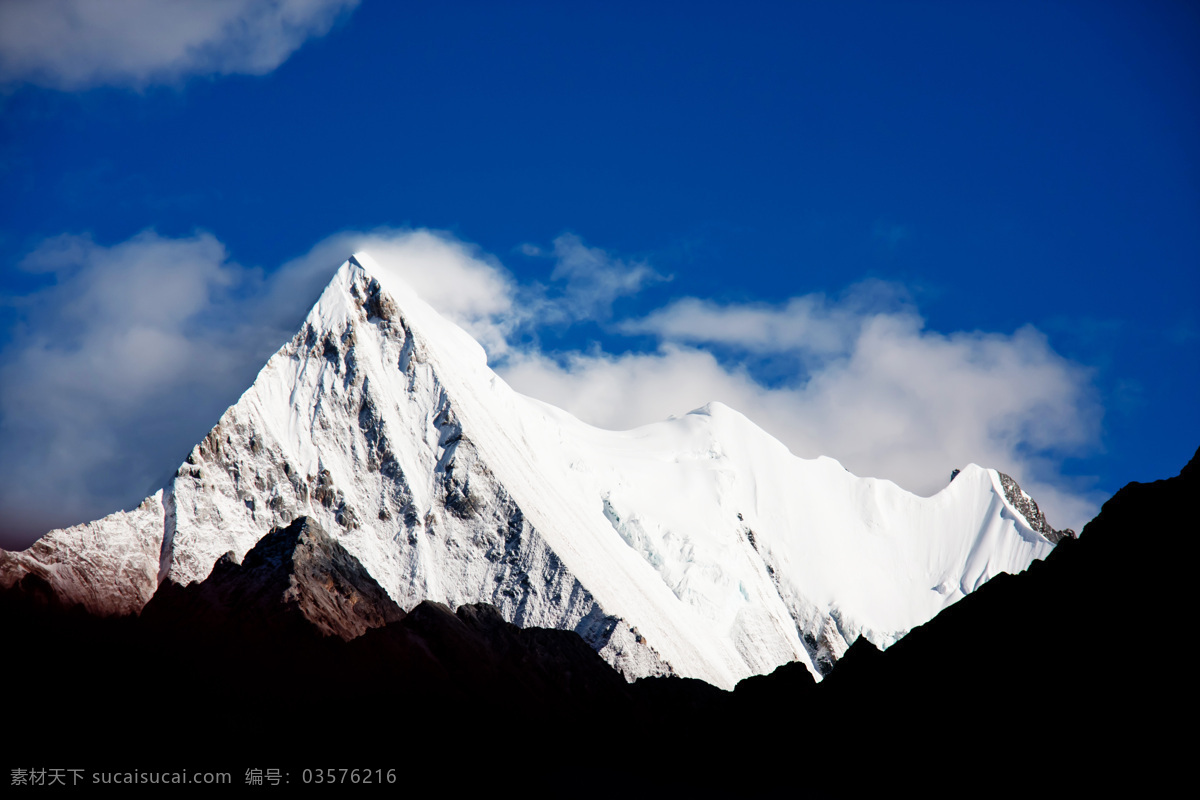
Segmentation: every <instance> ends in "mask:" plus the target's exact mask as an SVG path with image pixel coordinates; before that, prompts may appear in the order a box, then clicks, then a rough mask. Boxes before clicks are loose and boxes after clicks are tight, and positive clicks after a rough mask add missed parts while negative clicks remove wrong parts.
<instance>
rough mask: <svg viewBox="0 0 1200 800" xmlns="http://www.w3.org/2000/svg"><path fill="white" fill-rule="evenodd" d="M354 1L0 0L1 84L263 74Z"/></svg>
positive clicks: (70, 85)
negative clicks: (106, 0) (1, 1)
mask: <svg viewBox="0 0 1200 800" xmlns="http://www.w3.org/2000/svg"><path fill="white" fill-rule="evenodd" d="M357 4H358V0H204V2H191V0H110V1H109V2H97V1H96V0H5V1H4V2H3V3H0V85H2V84H15V83H26V82H27V83H32V84H36V85H38V86H44V87H49V88H53V89H64V90H78V89H86V88H89V87H93V86H99V85H105V84H107V85H117V86H132V87H138V88H141V87H145V86H147V85H149V84H154V83H172V82H175V81H178V80H179V79H180V78H183V77H186V76H189V75H229V74H234V73H241V74H249V75H263V74H266V73H268V72H270V71H271V70H273V69H275V68H276V67H278V66H279V65H280V64H282V63H283V62H284V61H285V60H286V59H287V58H288V56H290V55H291V54H292V53H293V52H295V51H296V50H297V49H298V48H299V47H300V45H302V44H303V43H304V42H305V41H306V40H307V39H309V38H311V37H314V36H323V35H324V34H326V33H327V32H328V31H329V29H330V28H331V27H332V26H333V23H334V22H335V21H336V20H337V18H338V16H339V15H341V14H342V13H344V12H347V11H349V10H350V9H352V8H354V7H355V6H356V5H357Z"/></svg>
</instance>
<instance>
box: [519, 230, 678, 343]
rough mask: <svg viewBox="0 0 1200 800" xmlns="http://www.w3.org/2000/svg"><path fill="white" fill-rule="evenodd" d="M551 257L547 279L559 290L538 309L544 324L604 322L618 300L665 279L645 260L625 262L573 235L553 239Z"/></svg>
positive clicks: (610, 314) (568, 234)
mask: <svg viewBox="0 0 1200 800" xmlns="http://www.w3.org/2000/svg"><path fill="white" fill-rule="evenodd" d="M528 252H529V251H526V253H527V254H528ZM553 256H554V259H555V265H554V271H553V272H551V273H550V280H551V281H558V282H560V285H561V287H562V288H561V290H560V291H559V293H558V294H557V295H556V296H554V297H553V299H551V300H549V301H548V302H546V303H543V304H542V306H541V307H540V308H539V309H538V314H539V316H540V317H541V319H542V321H544V322H562V321H566V322H575V321H579V320H587V319H596V320H606V319H608V318H609V317H611V316H612V306H613V303H614V302H615V301H616V300H617V299H618V298H620V297H626V296H629V295H632V294H636V293H637V292H639V291H641V289H642V288H643V287H645V286H646V285H648V284H650V283H655V282H658V281H663V280H668V278H666V277H665V276H663V275H660V274H659V273H658V272H656V271H655V270H654V269H653V268H652V267H651V266H650V265H649V264H647V263H645V262H644V261H632V262H631V261H625V260H623V259H620V258H616V257H614V256H612V255H611V254H609V253H607V252H605V251H604V250H601V249H600V248H598V247H588V246H587V245H585V244H584V243H583V240H582V239H580V238H579V237H578V236H576V235H575V234H573V233H564V234H563V235H561V236H559V237H558V238H557V239H555V240H554V252H553Z"/></svg>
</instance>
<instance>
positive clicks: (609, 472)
mask: <svg viewBox="0 0 1200 800" xmlns="http://www.w3.org/2000/svg"><path fill="white" fill-rule="evenodd" d="M1014 485H1015V484H1014ZM1017 491H1018V492H1019V490H1017ZM301 518H306V519H307V520H308V522H307V523H305V524H307V525H311V526H314V529H315V528H320V529H323V530H324V531H326V532H327V533H328V538H329V541H330V542H333V543H334V544H336V545H337V546H338V547H340V548H343V549H344V551H345V552H346V553H348V554H349V555H350V556H353V558H354V559H355V560H356V561H357V562H358V563H361V565H362V567H363V568H364V569H365V570H366V572H367V573H369V576H370V577H371V579H372V580H373V581H374V582H376V583H377V584H378V586H379V587H382V590H383V591H384V592H386V594H387V595H388V596H389V597H390V598H391V600H392V601H394V602H395V603H396V604H398V606H399V607H400V608H402V609H409V610H411V609H412V608H414V607H415V606H417V605H418V604H419V603H421V602H422V601H432V602H439V603H443V604H445V605H446V606H448V607H459V606H463V605H468V604H473V603H488V604H490V605H493V606H495V607H496V608H497V609H498V610H499V613H500V614H501V615H502V616H503V617H504V618H505V619H506V620H508V621H509V622H512V623H515V624H517V625H519V626H521V627H532V626H536V627H547V628H560V629H568V630H574V631H576V632H578V633H579V634H580V635H581V636H582V637H583V638H584V640H585V641H586V642H587V643H588V644H589V645H590V646H592V647H593V648H594V649H595V650H597V651H599V652H600V654H601V655H602V656H603V657H604V658H605V659H606V660H608V661H609V663H611V664H613V665H614V666H616V667H617V668H618V669H619V670H621V671H622V672H623V673H624V674H625V675H626V676H627V677H629V678H634V677H638V676H645V675H666V674H679V675H683V676H687V677H696V678H701V679H703V680H706V681H708V682H709V683H712V684H715V685H717V686H722V687H725V688H731V687H732V686H733V685H734V684H735V683H736V682H737V680H739V679H740V678H743V677H746V676H748V675H752V674H759V673H764V672H768V671H770V670H771V669H773V668H774V667H776V666H778V665H779V664H781V663H785V662H788V661H800V662H802V663H804V664H805V665H806V666H807V667H808V668H809V669H810V670H811V671H812V672H813V673H814V675H817V676H820V675H821V674H822V673H824V672H826V671H828V669H829V667H830V665H832V664H833V663H834V662H835V661H836V660H837V659H838V658H840V657H841V655H842V654H843V653H844V652H845V651H846V649H847V648H848V647H849V645H850V644H851V643H852V642H853V641H854V640H855V639H857V638H859V637H860V636H863V637H866V638H867V639H869V640H870V641H871V642H873V643H874V644H876V645H877V646H880V647H886V646H888V645H889V644H891V643H892V642H894V641H896V639H898V638H899V637H901V636H903V635H904V633H905V632H907V631H908V630H909V629H911V628H912V627H914V626H915V625H919V624H921V623H923V622H925V621H926V620H928V619H929V618H930V617H932V616H933V615H934V614H936V613H937V612H938V611H939V610H940V609H942V608H944V607H945V606H946V605H949V604H950V603H953V602H955V601H956V600H957V599H959V598H961V597H962V596H964V595H965V594H967V593H969V592H971V591H973V590H974V589H975V588H978V586H980V585H982V583H984V582H985V581H987V580H988V579H989V578H991V577H992V576H994V575H996V574H999V573H1000V572H1015V571H1020V570H1022V569H1024V568H1025V567H1026V566H1028V564H1029V563H1030V562H1031V561H1032V560H1033V559H1036V558H1042V557H1044V556H1045V555H1046V554H1047V553H1049V552H1050V550H1051V548H1052V547H1053V544H1052V542H1051V540H1049V539H1048V538H1047V536H1046V535H1044V533H1043V531H1042V530H1041V529H1039V528H1035V527H1034V526H1033V525H1032V524H1031V520H1030V519H1029V517H1028V516H1027V515H1025V514H1024V513H1023V512H1021V513H1018V512H1017V511H1015V510H1014V508H1013V505H1012V500H1011V498H1009V497H1008V496H1007V493H1006V490H1005V485H1004V482H1003V481H1002V480H1001V478H1000V476H999V474H998V473H996V472H994V471H992V470H985V469H982V468H979V467H975V466H974V465H972V466H971V467H968V468H967V469H964V470H963V472H962V473H961V474H960V475H959V476H958V477H957V478H956V479H955V480H954V481H953V482H952V483H951V484H950V485H949V486H947V487H946V488H945V489H943V490H942V491H941V492H939V493H938V494H937V495H935V496H934V497H930V498H922V497H917V496H916V495H912V494H910V493H908V492H905V491H904V490H902V489H900V488H899V487H897V486H896V485H895V484H893V483H891V482H890V481H881V480H875V479H871V478H858V477H856V476H854V475H852V474H850V473H849V472H847V471H846V470H845V469H844V468H843V467H842V466H841V465H840V464H839V463H838V462H837V461H835V460H833V459H831V458H824V457H823V458H818V459H815V460H805V459H800V458H797V457H795V456H794V455H792V454H791V453H790V452H788V450H787V448H786V447H784V446H783V445H782V444H781V443H779V442H778V441H777V440H775V439H773V438H772V437H771V436H769V435H768V434H767V433H766V432H765V431H763V430H762V429H761V428H758V427H757V426H756V425H754V423H753V422H751V421H750V420H748V419H746V418H745V417H744V416H742V415H741V414H740V413H738V412H736V411H734V410H733V409H730V408H728V407H727V406H724V405H722V404H720V403H711V404H709V405H708V406H705V407H704V408H703V409H698V410H697V411H696V412H693V413H691V414H688V415H685V416H683V417H680V418H675V419H671V420H667V421H663V422H659V423H654V424H651V425H646V426H643V427H641V428H638V429H636V430H634V431H624V432H618V431H605V430H600V429H597V428H593V427H591V426H589V425H586V424H584V423H582V422H580V421H579V420H577V419H575V418H574V417H572V416H571V415H569V414H567V413H565V412H561V411H559V410H557V409H553V408H551V407H548V406H546V405H545V404H543V403H539V402H536V401H532V400H530V399H529V398H525V397H523V396H521V395H519V394H517V393H516V392H515V391H513V390H512V389H511V388H510V387H509V386H508V385H507V384H506V383H505V382H504V381H503V380H502V379H501V378H500V377H499V376H497V375H496V374H495V373H494V372H492V371H491V370H490V369H489V368H488V366H487V359H486V355H485V354H484V351H483V348H482V347H480V346H479V344H478V343H477V342H475V341H474V340H473V339H472V338H471V337H470V336H469V335H467V334H466V333H465V332H464V331H463V330H462V329H460V328H459V327H457V326H456V325H454V324H453V323H451V322H449V321H448V320H446V319H444V318H443V317H442V316H440V315H439V314H438V313H437V312H436V311H434V310H433V309H432V308H431V307H429V306H428V305H427V304H426V303H424V302H423V301H422V300H421V299H420V298H419V297H418V296H417V294H416V293H415V292H414V291H413V290H412V288H411V287H410V286H409V285H408V284H407V282H406V281H404V280H403V278H402V277H400V274H399V272H398V271H397V270H396V269H395V268H394V267H393V265H381V264H378V263H376V262H375V261H374V260H373V259H371V258H370V256H368V255H367V254H365V253H356V254H354V255H353V256H352V257H351V258H350V259H348V260H347V261H346V262H345V263H344V264H343V265H342V266H341V268H339V269H338V270H337V272H336V273H335V275H334V276H333V279H332V280H331V281H330V283H329V285H328V287H327V288H326V289H325V291H324V292H323V293H322V295H321V297H320V299H319V300H318V301H317V304H316V305H315V306H314V307H313V309H312V311H311V312H310V313H309V315H308V317H307V318H306V319H305V321H304V323H303V325H302V326H301V328H300V330H299V331H298V332H297V333H296V335H295V336H294V337H293V338H292V339H291V341H289V342H288V343H287V344H285V345H284V346H283V347H282V348H281V349H280V350H279V351H278V352H277V353H276V354H275V355H274V356H272V357H271V359H270V360H269V361H268V362H267V364H266V365H265V366H264V367H263V369H262V371H261V372H260V373H259V375H258V376H257V378H256V379H255V381H254V383H253V384H252V385H251V387H250V388H249V389H247V391H246V392H245V393H244V394H243V395H242V397H241V398H240V399H239V400H238V402H237V403H236V404H235V405H233V406H231V407H230V408H229V409H228V410H227V411H226V412H225V414H223V415H222V417H221V419H220V420H219V421H218V422H217V424H216V425H215V426H214V427H213V429H212V431H210V433H209V434H208V435H207V436H206V437H205V438H204V439H203V440H202V441H201V442H200V443H199V444H198V445H197V446H196V447H195V448H194V449H193V451H192V453H191V454H190V455H189V456H188V458H187V460H186V462H185V463H184V464H183V465H181V466H180V468H179V470H178V471H177V472H176V474H175V476H174V478H173V479H172V480H171V481H170V482H169V484H168V485H167V486H166V487H164V488H163V490H162V491H161V492H159V493H156V494H155V495H154V496H153V497H151V498H149V499H148V500H147V501H146V503H144V504H143V505H142V506H141V507H139V509H137V510H135V511H133V512H121V513H118V514H114V515H112V516H110V517H106V518H105V519H103V520H99V521H97V522H94V523H89V524H88V525H86V526H76V527H75V528H71V529H67V530H65V531H54V532H51V533H50V534H47V536H45V537H43V539H42V540H40V541H39V542H38V543H37V544H35V545H34V547H32V548H30V550H28V551H25V552H23V553H14V554H0V582H3V585H5V586H8V585H12V584H13V583H15V582H16V581H17V580H19V579H20V578H21V576H22V575H24V574H26V573H35V574H37V575H39V576H40V577H42V578H44V579H45V580H46V581H47V583H49V584H50V585H51V586H52V587H54V589H55V591H57V592H59V594H60V595H61V596H62V597H63V598H65V599H67V600H69V601H71V602H82V603H84V604H85V605H87V606H88V608H89V609H90V610H93V611H98V612H100V613H134V612H137V611H139V610H140V609H141V608H142V607H143V606H144V605H145V604H146V603H147V602H148V601H149V600H150V599H151V597H152V596H154V594H155V593H156V592H161V591H163V589H160V584H161V585H162V586H167V585H168V584H170V585H172V586H178V587H183V586H187V585H188V584H190V583H192V582H199V581H203V580H205V579H206V578H208V577H209V575H210V573H212V572H213V570H214V565H217V564H218V563H221V564H223V566H222V567H221V569H232V567H233V566H234V565H236V564H237V562H238V561H239V560H241V566H242V568H243V569H246V568H248V567H247V564H248V563H250V564H254V563H257V562H256V561H255V559H258V558H259V556H252V555H251V554H252V553H254V552H256V550H257V546H260V544H261V546H263V547H265V548H266V549H265V550H264V551H262V552H263V553H264V554H265V553H270V552H274V550H272V548H273V547H275V546H276V545H278V546H279V547H282V548H283V551H286V550H287V544H286V542H285V543H280V542H284V541H285V540H279V541H276V539H274V538H271V537H272V536H274V537H278V536H281V535H282V534H279V533H278V531H279V529H283V530H291V528H289V527H288V526H290V525H292V524H294V523H295V522H296V521H297V520H299V519H301ZM272 531H276V533H275V534H272V533H271V532H272ZM264 537H267V540H266V542H265V543H264ZM313 537H315V538H313V539H312V540H311V541H313V542H323V541H324V540H322V539H320V537H318V536H316V534H315V533H314V534H313ZM297 541H298V542H299V540H297ZM314 546H317V545H314ZM322 548H323V549H322ZM317 549H318V550H321V551H322V552H324V553H325V554H326V558H333V556H332V555H330V554H331V553H333V552H334V551H333V550H332V549H331V546H328V545H325V544H320V545H319V546H318V548H317ZM292 552H295V551H294V550H293V551H292ZM227 553H232V554H233V555H232V556H229V557H226V554H227ZM262 557H263V558H266V556H265V555H263V556H262ZM223 559H224V560H223ZM263 563H264V564H265V563H266V562H265V561H264V562H263ZM167 590H168V591H171V589H169V588H168V589H167ZM330 627H331V629H336V628H337V627H338V626H337V625H333V624H331V626H330ZM335 632H337V631H336V630H335Z"/></svg>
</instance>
